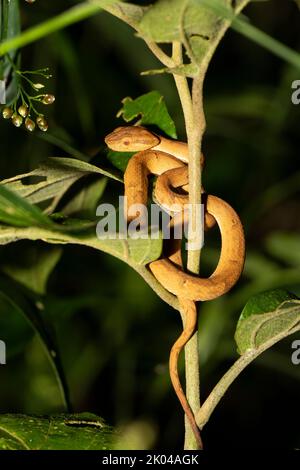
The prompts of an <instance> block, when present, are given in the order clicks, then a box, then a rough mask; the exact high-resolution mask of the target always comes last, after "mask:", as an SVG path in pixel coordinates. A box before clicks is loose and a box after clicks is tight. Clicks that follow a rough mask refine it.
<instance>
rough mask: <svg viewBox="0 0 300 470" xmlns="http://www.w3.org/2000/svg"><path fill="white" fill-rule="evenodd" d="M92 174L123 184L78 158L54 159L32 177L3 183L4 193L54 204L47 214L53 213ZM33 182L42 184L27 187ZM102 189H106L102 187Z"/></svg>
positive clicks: (36, 201)
mask: <svg viewBox="0 0 300 470" xmlns="http://www.w3.org/2000/svg"><path fill="white" fill-rule="evenodd" d="M89 174H98V175H99V176H103V175H105V176H109V177H110V178H113V179H116V180H118V181H122V180H121V178H119V177H117V176H116V175H115V174H113V173H110V172H107V171H105V170H102V169H100V168H98V167H97V166H95V165H91V164H90V163H87V162H83V161H81V160H76V159H74V158H54V157H52V158H49V159H48V160H47V161H46V162H44V163H42V164H41V165H40V166H39V167H38V168H37V169H35V170H33V171H31V172H29V173H25V174H22V175H17V176H14V177H13V178H9V179H6V180H2V181H1V182H0V189H1V187H5V188H8V189H11V190H13V191H14V192H16V193H18V194H19V195H20V196H22V197H23V198H26V199H28V201H29V202H31V203H32V204H38V203H40V202H43V201H49V200H50V204H49V206H48V208H47V211H48V212H52V211H53V210H54V209H55V207H56V206H57V204H58V202H59V201H60V200H61V198H62V196H63V195H64V194H65V193H66V191H67V190H68V189H69V188H70V187H71V186H72V185H73V184H74V183H75V182H76V181H78V180H79V179H80V178H82V177H84V176H87V175H89ZM30 178H37V179H38V181H37V182H33V183H31V184H26V183H28V182H29V181H30ZM28 180H29V181H28ZM99 185H100V186H101V187H102V184H101V183H99Z"/></svg>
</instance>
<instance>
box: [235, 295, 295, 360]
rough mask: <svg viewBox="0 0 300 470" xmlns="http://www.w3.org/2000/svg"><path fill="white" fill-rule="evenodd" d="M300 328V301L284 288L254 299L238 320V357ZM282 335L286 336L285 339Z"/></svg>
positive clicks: (236, 335) (236, 337) (236, 336)
mask: <svg viewBox="0 0 300 470" xmlns="http://www.w3.org/2000/svg"><path fill="white" fill-rule="evenodd" d="M297 326H299V329H300V300H299V299H298V298H297V297H296V296H295V295H293V294H291V293H289V292H288V291H286V290H284V289H277V290H274V291H269V292H263V293H261V294H258V295H256V296H254V297H252V298H251V299H250V300H248V302H247V304H246V305H245V307H244V309H243V311H242V313H241V316H240V318H239V321H238V324H237V327H236V332H235V341H236V344H237V346H238V352H239V354H244V353H245V352H246V351H248V350H255V349H259V348H260V347H263V346H264V345H265V344H267V342H268V341H271V340H274V339H275V338H276V337H277V336H278V337H279V339H281V338H282V337H285V336H288V335H289V334H290V332H291V331H292V330H293V331H294V329H295V327H297ZM282 335H283V336H282Z"/></svg>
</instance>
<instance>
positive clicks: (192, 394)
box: [173, 42, 205, 450]
mask: <svg viewBox="0 0 300 470" xmlns="http://www.w3.org/2000/svg"><path fill="white" fill-rule="evenodd" d="M173 60H174V63H175V65H176V66H178V65H181V64H182V63H183V60H182V45H181V43H179V42H174V43H173ZM173 77H174V80H175V84H176V88H177V91H178V95H179V98H180V101H181V106H182V110H183V114H184V120H185V126H186V133H187V139H188V146H189V204H190V208H191V211H190V214H189V236H188V240H189V244H190V243H195V242H196V243H197V244H198V245H200V244H201V241H202V240H197V239H198V237H199V233H197V231H196V230H195V229H194V228H196V226H197V225H198V227H199V212H198V208H199V204H201V164H200V155H201V138H202V134H203V132H204V128H205V121H204V118H203V109H202V82H199V83H198V81H196V79H195V80H194V83H193V90H192V91H193V96H192V97H191V94H190V90H189V86H188V81H187V78H186V77H184V76H179V75H176V74H173ZM199 93H200V97H201V99H199ZM198 108H199V109H198ZM199 114H200V117H199ZM200 233H201V227H200ZM191 234H193V236H191ZM192 238H193V239H192ZM199 242H200V243H199ZM199 260H200V249H198V250H189V251H188V265H187V267H188V269H189V271H191V272H193V273H195V274H198V273H199ZM183 322H184V319H183ZM185 375H186V396H187V399H188V402H189V404H190V406H191V409H192V410H193V411H194V412H195V411H196V410H197V409H199V408H200V368H199V349H198V333H197V332H196V333H195V334H194V335H193V337H192V338H191V339H190V341H189V342H188V344H187V345H186V347H185ZM184 448H185V449H187V450H197V449H198V444H197V442H196V439H195V436H194V433H193V431H192V429H191V426H190V424H189V422H188V420H187V418H186V417H185V443H184Z"/></svg>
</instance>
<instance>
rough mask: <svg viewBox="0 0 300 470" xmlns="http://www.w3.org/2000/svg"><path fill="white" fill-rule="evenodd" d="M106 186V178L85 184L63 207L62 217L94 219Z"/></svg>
mask: <svg viewBox="0 0 300 470" xmlns="http://www.w3.org/2000/svg"><path fill="white" fill-rule="evenodd" d="M106 185H107V178H101V179H100V180H98V179H97V180H94V179H93V180H92V181H90V182H89V183H88V184H86V185H85V186H84V187H83V188H82V189H81V190H80V191H79V192H78V193H77V194H75V196H73V197H72V198H71V200H70V201H69V202H67V203H66V204H64V205H63V207H62V212H63V214H64V215H72V216H77V217H84V218H86V219H93V218H95V214H96V208H97V205H98V202H99V200H100V199H101V197H102V195H103V193H104V191H105V188H106Z"/></svg>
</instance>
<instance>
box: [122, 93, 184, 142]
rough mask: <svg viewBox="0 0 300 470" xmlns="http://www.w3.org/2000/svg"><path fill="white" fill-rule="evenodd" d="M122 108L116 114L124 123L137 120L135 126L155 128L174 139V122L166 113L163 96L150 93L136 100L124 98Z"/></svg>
mask: <svg viewBox="0 0 300 470" xmlns="http://www.w3.org/2000/svg"><path fill="white" fill-rule="evenodd" d="M122 103H123V107H122V109H121V110H120V111H119V113H118V117H119V116H121V117H122V118H123V119H124V121H126V122H130V121H132V120H133V119H136V118H138V122H137V124H139V125H141V126H142V125H145V126H147V125H148V126H149V125H152V126H156V127H158V128H159V129H161V130H162V131H163V132H164V133H165V134H167V135H168V136H170V137H172V138H174V139H176V137H177V135H176V128H175V124H174V121H173V120H172V118H171V116H170V115H169V113H168V110H167V107H166V104H165V102H164V98H163V96H162V95H161V94H160V93H159V92H158V91H150V92H149V93H146V94H145V95H141V96H139V97H138V98H136V99H134V100H133V99H132V98H129V97H128V98H124V99H123V101H122Z"/></svg>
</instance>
